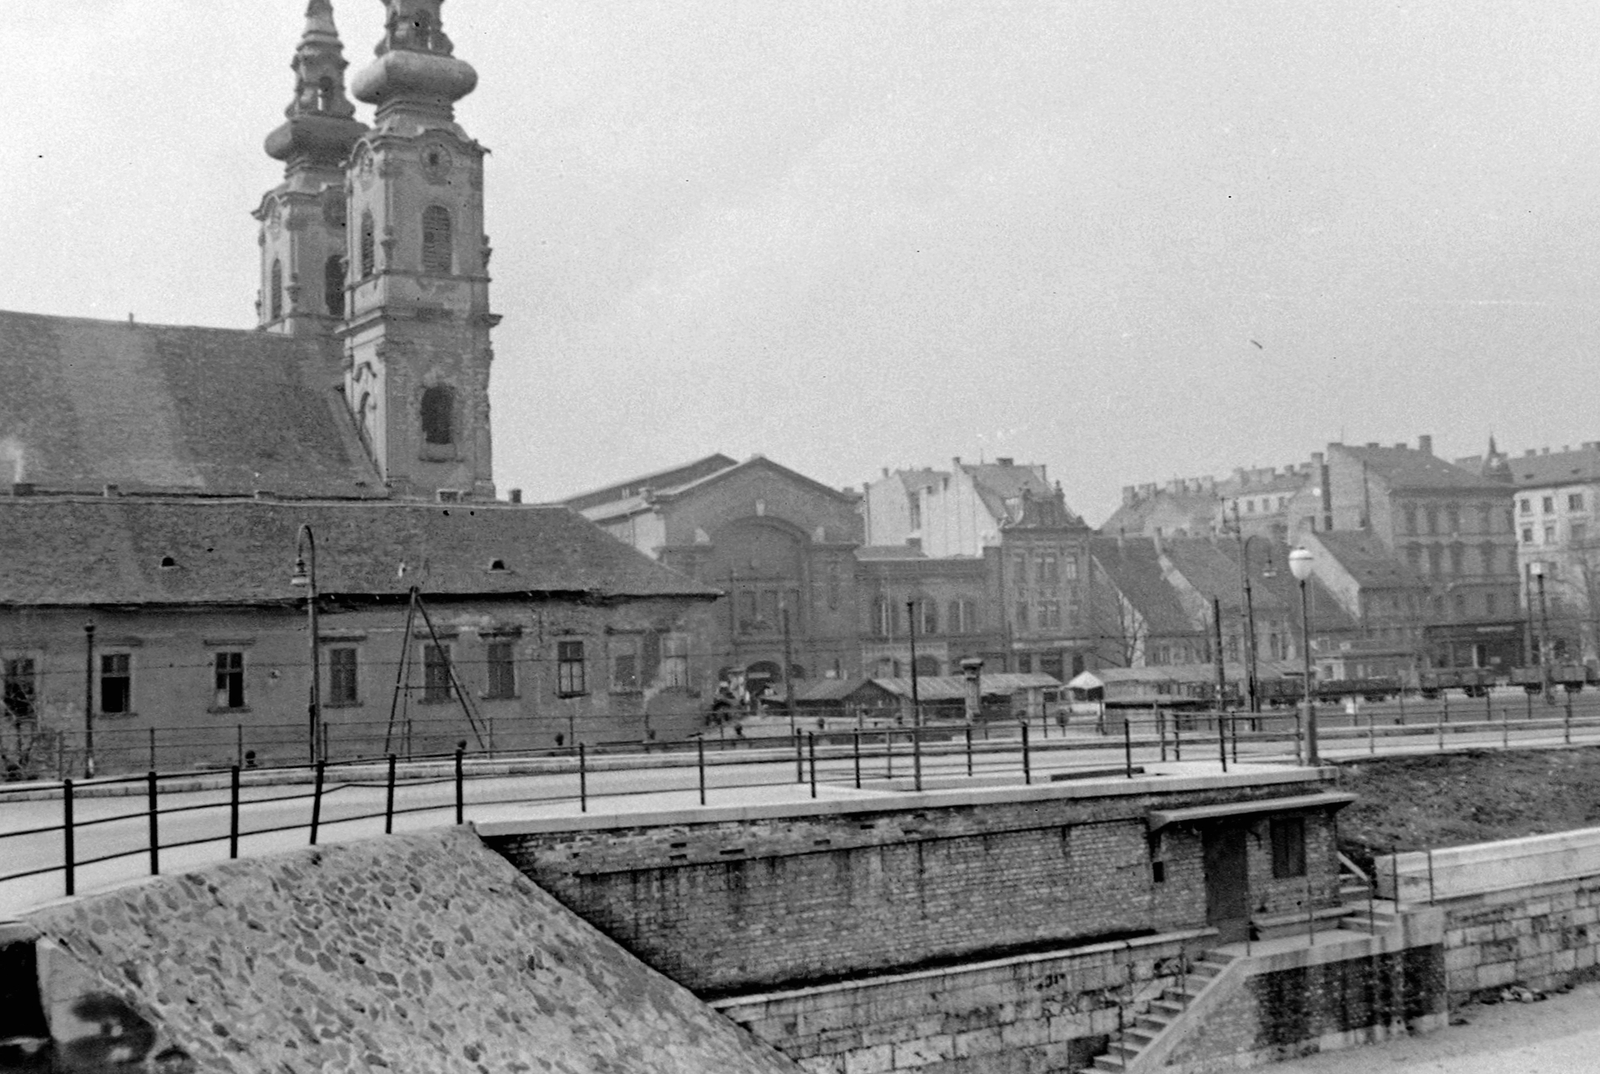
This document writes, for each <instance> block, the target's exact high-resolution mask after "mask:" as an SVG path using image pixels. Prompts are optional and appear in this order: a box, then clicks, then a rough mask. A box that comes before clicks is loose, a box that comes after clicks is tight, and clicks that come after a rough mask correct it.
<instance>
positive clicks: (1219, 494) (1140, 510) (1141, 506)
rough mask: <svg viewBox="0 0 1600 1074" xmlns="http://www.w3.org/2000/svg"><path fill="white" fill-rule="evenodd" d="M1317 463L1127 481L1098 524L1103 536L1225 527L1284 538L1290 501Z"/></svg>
mask: <svg viewBox="0 0 1600 1074" xmlns="http://www.w3.org/2000/svg"><path fill="white" fill-rule="evenodd" d="M1315 471H1316V466H1315V464H1313V465H1312V466H1306V465H1303V464H1302V465H1299V466H1285V467H1283V468H1282V469H1278V468H1276V467H1271V466H1268V467H1253V468H1248V469H1246V468H1242V467H1241V468H1238V469H1235V470H1234V471H1233V474H1232V475H1231V476H1229V477H1226V478H1223V479H1221V480H1219V479H1217V478H1214V477H1193V478H1177V479H1174V480H1172V481H1169V482H1167V483H1166V484H1165V485H1155V484H1147V485H1127V486H1125V487H1124V488H1123V490H1122V504H1121V505H1120V506H1119V507H1118V508H1117V510H1116V511H1115V512H1113V513H1112V515H1111V517H1110V518H1109V519H1107V520H1106V523H1105V525H1103V526H1101V527H1100V532H1102V533H1104V534H1106V535H1107V536H1114V535H1116V534H1123V535H1125V536H1130V537H1132V536H1144V537H1209V536H1211V535H1213V534H1217V533H1224V532H1243V533H1245V534H1246V535H1259V536H1262V537H1270V538H1272V539H1273V540H1277V541H1282V540H1284V539H1285V538H1286V537H1287V536H1288V533H1289V531H1290V529H1291V528H1292V527H1291V525H1290V519H1291V515H1292V512H1291V507H1290V505H1291V504H1292V503H1293V502H1294V501H1295V500H1296V498H1297V497H1298V496H1300V495H1301V494H1302V493H1303V492H1304V491H1305V489H1306V488H1307V487H1308V486H1309V485H1310V484H1312V479H1313V476H1314V474H1315Z"/></svg>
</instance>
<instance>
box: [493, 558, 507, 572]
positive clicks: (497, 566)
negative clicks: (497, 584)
mask: <svg viewBox="0 0 1600 1074" xmlns="http://www.w3.org/2000/svg"><path fill="white" fill-rule="evenodd" d="M489 569H490V570H491V571H503V570H505V569H506V561H505V560H503V559H491V560H490V561H489Z"/></svg>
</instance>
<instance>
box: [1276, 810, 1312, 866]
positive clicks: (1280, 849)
mask: <svg viewBox="0 0 1600 1074" xmlns="http://www.w3.org/2000/svg"><path fill="white" fill-rule="evenodd" d="M1269 826H1270V827H1271V829H1272V876H1273V878H1274V879H1276V880H1288V879H1290V878H1292V877H1296V876H1305V875H1306V818H1304V817H1273V818H1272V821H1271V822H1270V825H1269Z"/></svg>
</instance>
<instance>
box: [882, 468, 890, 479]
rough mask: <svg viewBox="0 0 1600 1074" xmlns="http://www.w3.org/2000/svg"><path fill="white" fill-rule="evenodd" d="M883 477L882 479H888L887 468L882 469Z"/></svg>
mask: <svg viewBox="0 0 1600 1074" xmlns="http://www.w3.org/2000/svg"><path fill="white" fill-rule="evenodd" d="M883 476H884V477H888V476H889V468H888V467H887V466H885V467H884V468H883Z"/></svg>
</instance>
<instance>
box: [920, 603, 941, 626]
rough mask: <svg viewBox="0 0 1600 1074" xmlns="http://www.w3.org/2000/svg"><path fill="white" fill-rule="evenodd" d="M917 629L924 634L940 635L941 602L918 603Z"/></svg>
mask: <svg viewBox="0 0 1600 1074" xmlns="http://www.w3.org/2000/svg"><path fill="white" fill-rule="evenodd" d="M917 629H918V630H919V631H921V632H922V633H924V634H937V633H939V602H938V601H936V600H919V601H917Z"/></svg>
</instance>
